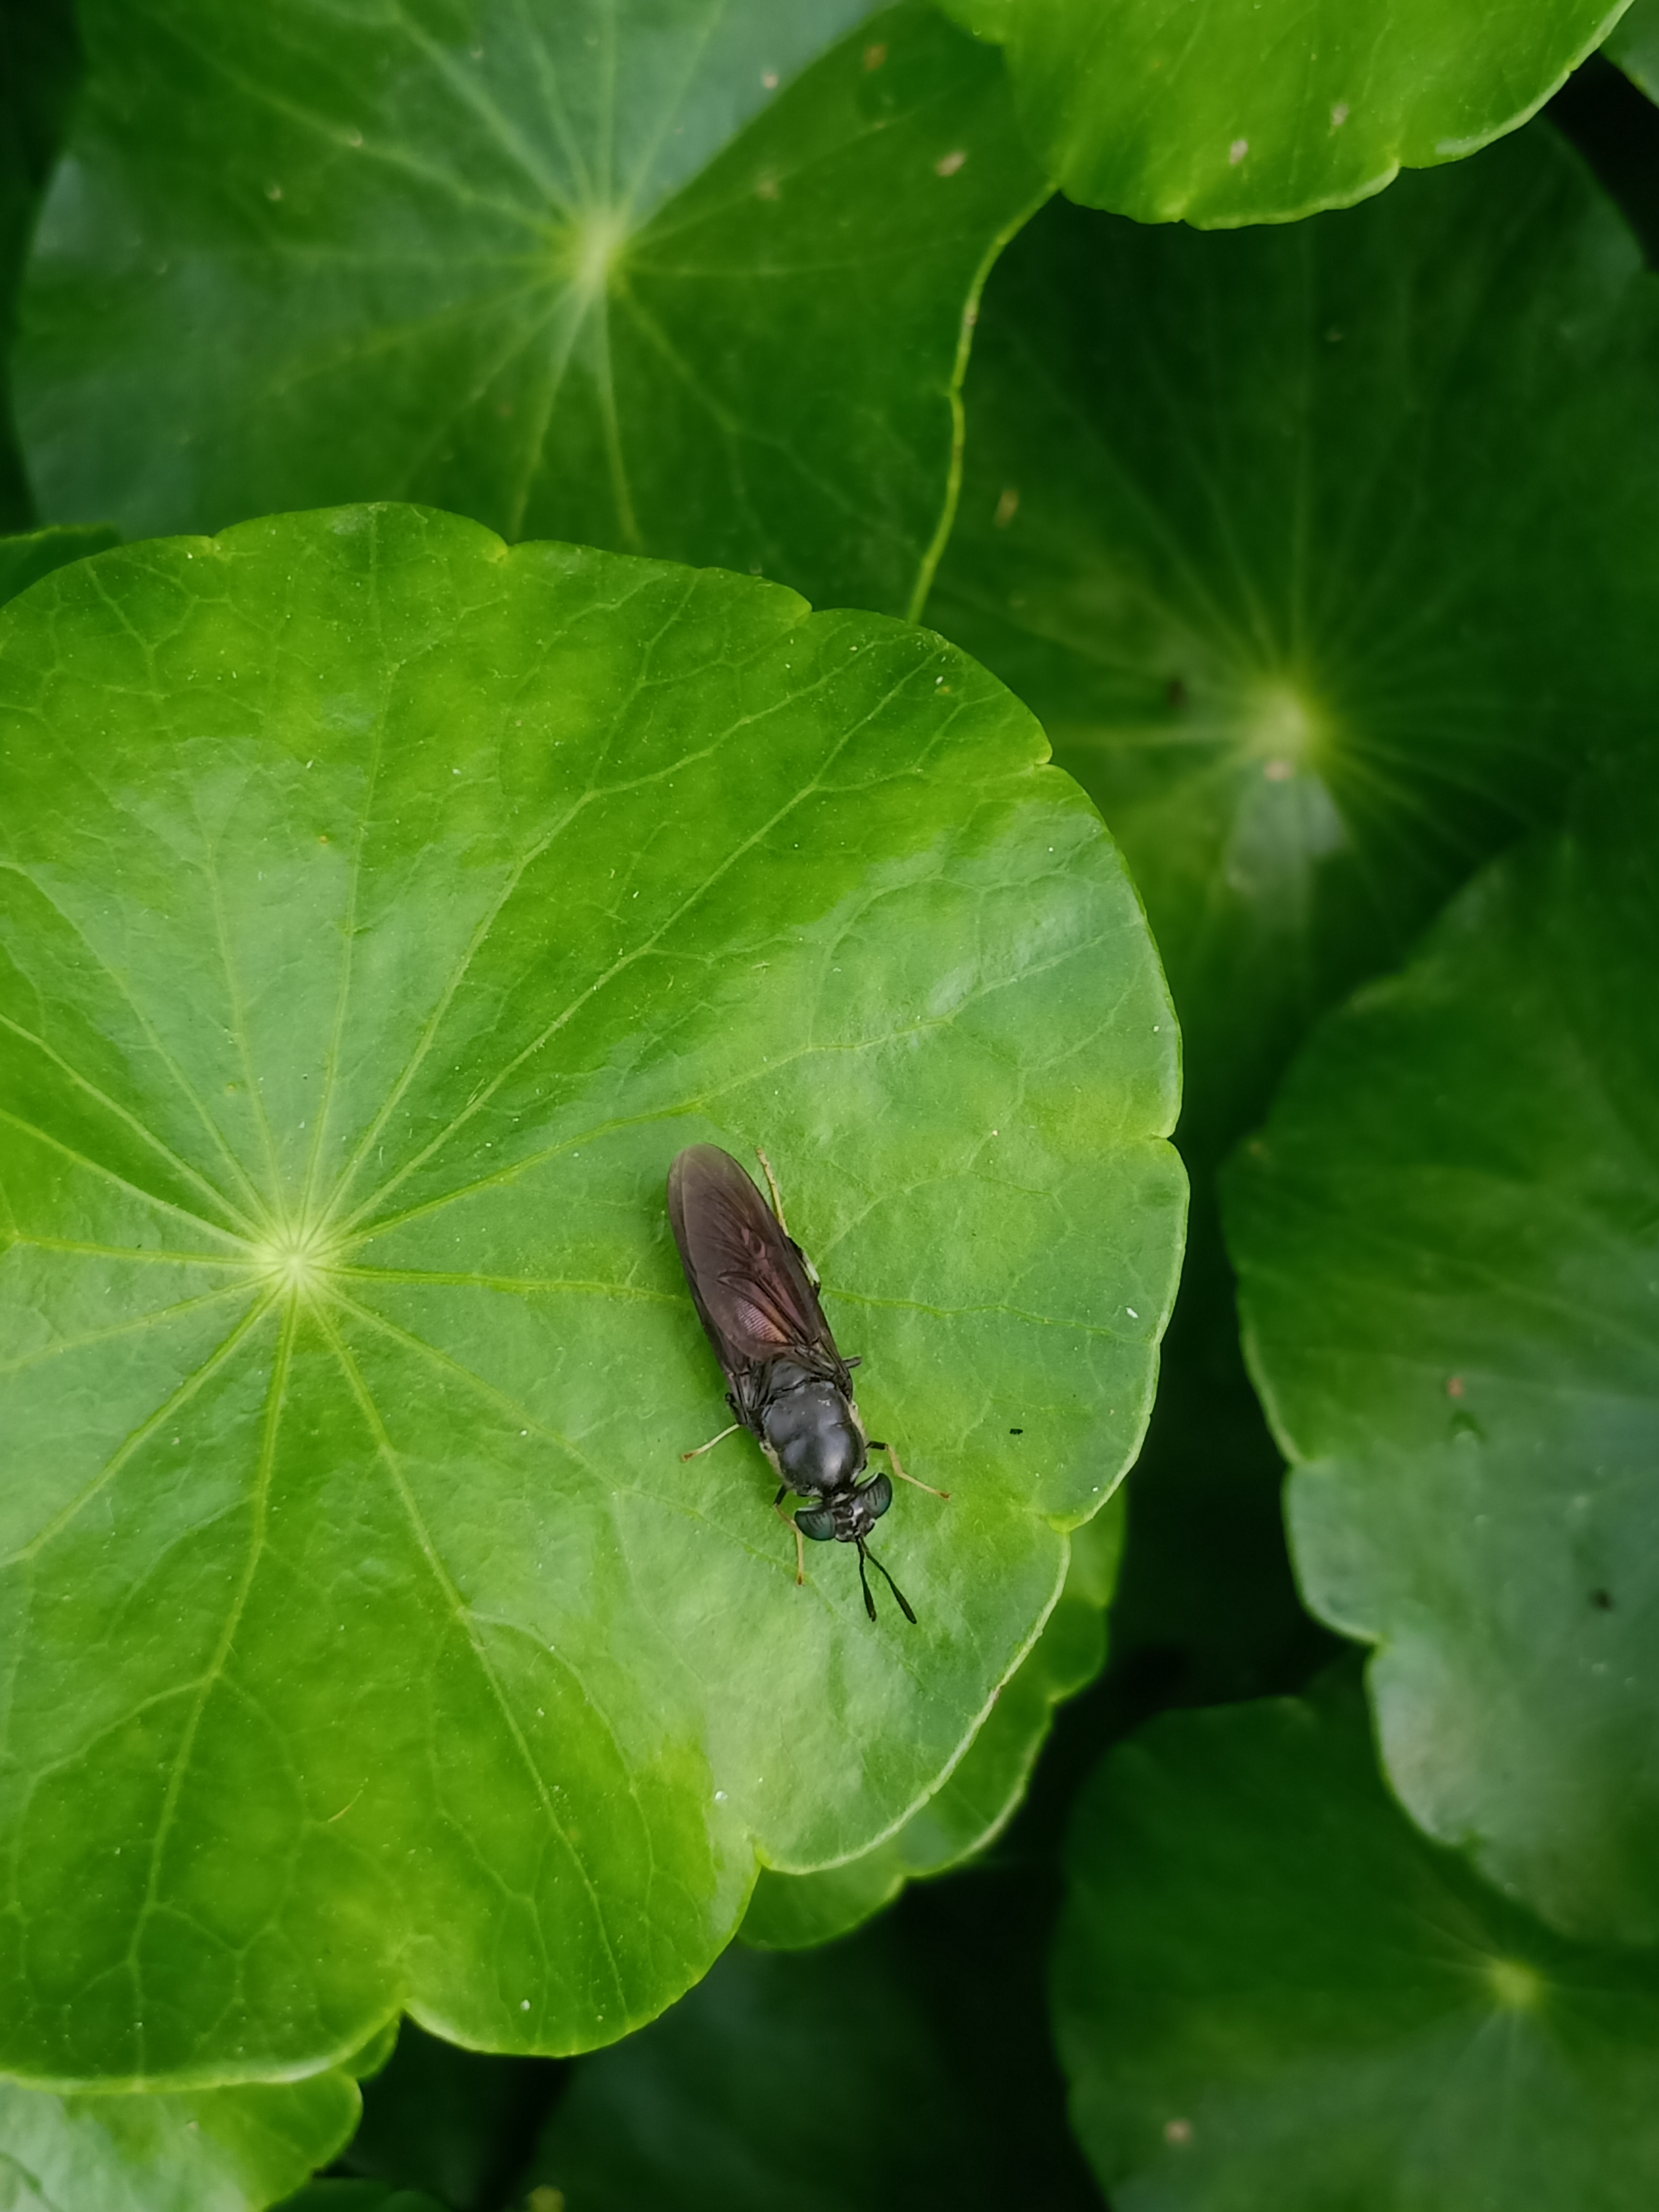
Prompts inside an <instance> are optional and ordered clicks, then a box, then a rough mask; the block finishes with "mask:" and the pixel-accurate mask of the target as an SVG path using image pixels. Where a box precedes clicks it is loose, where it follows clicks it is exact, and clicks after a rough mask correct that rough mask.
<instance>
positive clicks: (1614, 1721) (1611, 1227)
mask: <svg viewBox="0 0 1659 2212" xmlns="http://www.w3.org/2000/svg"><path fill="white" fill-rule="evenodd" d="M1656 843H1659V789H1656V782H1655V778H1654V775H1653V773H1652V769H1651V766H1650V763H1644V765H1643V767H1642V769H1640V771H1639V772H1638V771H1632V774H1631V775H1628V776H1626V777H1624V778H1620V779H1616V780H1615V781H1614V782H1613V785H1612V786H1611V787H1606V788H1604V787H1600V786H1597V787H1595V789H1594V790H1593V791H1592V793H1590V794H1589V796H1587V797H1586V799H1585V800H1584V802H1583V807H1582V810H1581V812H1580V815H1579V817H1578V820H1577V825H1576V827H1575V828H1574V829H1573V830H1572V831H1571V834H1569V835H1566V836H1563V837H1562V838H1560V839H1559V841H1554V842H1549V843H1547V844H1544V845H1541V846H1537V847H1534V848H1528V850H1527V851H1526V852H1525V853H1524V854H1522V855H1519V856H1516V857H1515V858H1513V859H1511V860H1506V861H1504V862H1503V863H1501V864H1500V865H1499V866H1497V867H1496V868H1495V869H1494V870H1493V871H1492V872H1491V873H1489V874H1488V875H1486V877H1484V878H1481V879H1480V881H1479V882H1478V883H1476V884H1474V885H1473V886H1471V888H1470V890H1468V892H1467V893H1466V894H1465V895H1464V896H1463V898H1462V900H1461V901H1460V902H1458V904H1457V906H1456V907H1455V908H1454V909H1453V911H1452V912H1451V913H1450V914H1449V915H1448V916H1447V918H1446V919H1445V921H1443V924H1442V925H1441V927H1439V928H1438V929H1437V931H1436V933H1434V935H1433V937H1432V938H1431V939H1430V941H1429V943H1428V945H1426V947H1425V950H1424V951H1422V953H1421V954H1420V955H1419V957H1418V958H1417V959H1415V960H1414V961H1413V963H1412V964H1411V966H1410V967H1408V968H1407V969H1406V971H1405V972H1404V974H1403V975H1401V976H1400V977H1399V978H1398V979H1396V980H1395V981H1391V982H1389V983H1387V984H1385V985H1379V986H1376V987H1373V988H1372V989H1371V990H1370V992H1368V993H1366V994H1362V995H1361V996H1360V997H1359V998H1358V1000H1356V1001H1355V1002H1354V1003H1353V1005H1352V1006H1350V1007H1349V1008H1348V1009H1347V1010H1346V1011H1345V1012H1343V1013H1342V1014H1340V1016H1338V1017H1337V1018H1334V1020H1333V1021H1332V1022H1331V1024H1329V1025H1328V1028H1327V1029H1326V1030H1324V1031H1323V1032H1322V1034H1321V1035H1320V1036H1319V1037H1318V1038H1317V1039H1316V1042H1315V1043H1314V1044H1313V1045H1312V1046H1311V1047H1310V1049H1309V1051H1308V1053H1307V1054H1306V1056H1305V1057H1304V1060H1302V1062H1301V1063H1300V1064H1299V1065H1298V1066H1297V1069H1296V1071H1295V1072H1294V1073H1293V1075H1292V1077H1291V1079H1290V1081H1289V1083H1288V1084H1287V1085H1286V1087H1285V1090H1284V1091H1283V1092H1282V1093H1281V1094H1280V1097H1279V1102H1278V1103H1277V1104H1276V1106H1275V1108H1274V1111H1273V1116H1272V1118H1271V1120H1270V1121H1268V1123H1267V1128H1266V1130H1265V1132H1264V1133H1263V1134H1262V1136H1261V1138H1260V1139H1254V1140H1252V1142H1251V1143H1250V1145H1249V1146H1248V1148H1247V1149H1246V1151H1245V1152H1243V1155H1242V1156H1241V1158H1240V1159H1239V1162H1238V1164H1237V1169H1236V1171H1235V1174H1234V1176H1233V1179H1232V1183H1231V1204H1230V1222H1229V1230H1230V1240H1231V1245H1232V1249H1233V1253H1234V1256H1235V1259H1236V1261H1237V1264H1238V1267H1239V1271H1240V1276H1241V1281H1242V1286H1243V1313H1244V1318H1245V1324H1246V1330H1247V1344H1248V1346H1249V1350H1250V1352H1251V1356H1252V1359H1253V1364H1254V1365H1255V1371H1256V1375H1257V1378H1258V1382H1259V1383H1260V1386H1261V1389H1262V1390H1263V1393H1264V1396H1265V1401H1266V1403H1267V1407H1268V1410H1269V1413H1270V1414H1271V1415H1272V1417H1273V1420H1274V1423H1275V1425H1276V1427H1277V1428H1278V1430H1279V1435H1280V1437H1281V1440H1282V1441H1283V1442H1284V1443H1285V1448H1286V1449H1287V1451H1288V1452H1289V1454H1290V1455H1291V1457H1292V1459H1293V1460H1295V1461H1297V1462H1302V1463H1303V1464H1301V1465H1300V1466H1299V1467H1298V1469H1297V1473H1296V1474H1295V1475H1294V1477H1293V1478H1292V1480H1291V1489H1290V1493H1289V1497H1290V1516H1291V1533H1292V1538H1293V1542H1294V1547H1295V1552H1296V1556H1297V1562H1298V1565H1299V1569H1300V1574H1301V1579H1302V1583H1303V1588H1304V1593H1305V1594H1306V1595H1307V1596H1308V1598H1309V1601H1310V1603H1311V1604H1312V1605H1313V1606H1314V1607H1315V1608H1316V1611H1318V1612H1319V1613H1322V1615H1323V1616H1324V1617H1325V1618H1326V1619H1327V1620H1329V1621H1330V1622H1331V1623H1332V1625H1333V1626H1336V1627H1340V1628H1341V1629H1344V1630H1346V1632H1348V1633H1349V1634H1351V1635H1358V1636H1363V1637H1364V1638H1367V1639H1368V1640H1370V1641H1371V1642H1374V1643H1375V1644H1376V1646H1377V1651H1376V1656H1375V1658H1374V1659H1373V1660H1372V1662H1371V1668H1370V1682H1371V1690H1372V1695H1373V1697H1374V1699H1375V1700H1376V1709H1377V1716H1378V1721H1379V1725H1380V1729H1381V1735H1382V1741H1383V1753H1384V1756H1385V1759H1386V1760H1387V1763H1388V1767H1389V1774H1390V1776H1391V1778H1392V1779H1393V1782H1394V1784H1395V1788H1396V1790H1398V1791H1399V1792H1400V1794H1401V1797H1402V1798H1403V1799H1404V1801H1405V1802H1406V1804H1407V1808H1409V1809H1410V1811H1411V1812H1412V1813H1413V1814H1415V1816H1416V1817H1417V1819H1418V1820H1420V1821H1421V1822H1422V1823H1423V1825H1424V1826H1425V1827H1426V1828H1427V1829H1428V1830H1429V1832H1431V1834H1433V1835H1435V1836H1437V1837H1439V1838H1443V1840H1444V1841H1446V1842H1447V1843H1452V1844H1466V1845H1467V1846H1468V1848H1469V1849H1470V1850H1471V1851H1473V1853H1474V1856H1475V1857H1476V1859H1477V1860H1478V1862H1479V1863H1480V1866H1481V1867H1482V1868H1483V1869H1485V1870H1486V1872H1487V1873H1488V1874H1489V1875H1492V1877H1493V1878H1495V1879H1496V1880H1497V1881H1498V1882H1499V1883H1500V1884H1502V1885H1503V1886H1504V1887H1505V1888H1507V1889H1510V1890H1513V1891H1516V1892H1518V1893H1521V1894H1522V1895H1523V1896H1524V1897H1526V1898H1527V1899H1528V1900H1529V1901H1530V1902H1531V1903H1532V1904H1533V1905H1534V1907H1535V1908H1536V1909H1537V1910H1539V1911H1541V1912H1542V1913H1543V1914H1544V1915H1545V1916H1546V1917H1548V1918H1549V1919H1551V1920H1552V1921H1553V1922H1555V1923H1558V1924H1559V1925H1560V1926H1562V1927H1564V1928H1565V1929H1569V1930H1576V1931H1578V1932H1581V1933H1586V1934H1590V1935H1594V1936H1598V1937H1607V1936H1617V1937H1622V1938H1632V1939H1635V1940H1638V1941H1642V1942H1654V1941H1656V1940H1659V1771H1656V1768H1655V1765H1654V1762H1653V1759H1652V1757H1651V1753H1650V1747H1651V1745H1652V1743H1653V1741H1654V1737H1655V1731H1656V1728H1659V1626H1656V1623H1659V1612H1656V1607H1655V1603H1654V1591H1655V1573H1656V1567H1655V1562H1656V1560H1659V1462H1656V1453H1655V1442H1656V1438H1659V1264H1656V1242H1655V1224H1656V1222H1659V1103H1656V1102H1659V1024H1655V1022H1654V1020H1653V1017H1652V1005H1651V1000H1652V986H1653V977H1654V975H1655V973H1656V972H1659V895H1656V890H1655V878H1654V867H1653V855H1654V852H1655V849H1656Z"/></svg>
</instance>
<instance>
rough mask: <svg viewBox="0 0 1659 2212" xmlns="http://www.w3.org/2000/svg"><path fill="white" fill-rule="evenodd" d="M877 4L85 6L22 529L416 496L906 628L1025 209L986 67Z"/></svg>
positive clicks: (171, 523) (37, 266)
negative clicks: (77, 99)
mask: <svg viewBox="0 0 1659 2212" xmlns="http://www.w3.org/2000/svg"><path fill="white" fill-rule="evenodd" d="M867 13H868V9H867V7H866V4H865V0H738V4H737V5H728V4H726V0H624V4H622V5H619V6H612V5H609V4H602V0H528V4H526V0H447V4H445V5H442V6H439V5H436V4H434V3H433V0H422V4H418V5H411V6H410V7H407V8H401V9H394V8H392V7H390V6H380V5H378V4H377V5H373V6H354V7H353V8H351V9H342V8H340V7H339V6H337V5H335V4H333V0H273V4H270V5H267V6H263V7H260V8H258V9H229V10H227V9H225V8H223V7H222V6H221V5H220V4H219V0H140V4H137V5H133V4H131V0H89V4H88V5H87V6H86V7H85V9H84V10H83V31H84V36H85V39H86V42H87V47H88V83H87V87H86V92H85V96H84V99H83V100H82V106H81V107H80V109H79V112H78V116H77V121H76V131H75V135H74V138H73V141H72V143H71V146H70V157H69V159H68V161H66V163H65V166H64V170H63V171H62V173H61V174H60V176H59V178H58V184H57V186H56V188H55V190H54V191H53V194H52V198H51V200H50V202H49V204H48V207H47V210H46V216H45V217H44V220H43V226H42V231H41V236H40V243H39V246H38V249H37V252H36V256H35V260H34V264H33V277H32V280H31V289H30V292H29V294H28V297H27V306H26V311H25V312H26V336H25V339H24V343H23V345H22V349H21V355H20V365H19V379H20V386H19V388H20V394H21V402H20V404H21V418H22V422H23V427H24V438H25V444H26V447H27V452H28V455H29V460H30V465H31V468H32V470H33V476H34V480H35V483H36V487H37V490H38V492H39V495H40V500H41V502H42V506H43V509H44V511H45V512H46V513H48V514H49V515H51V516H52V518H53V519H54V520H60V521H69V520H106V519H113V520H116V521H118V522H119V523H120V524H121V525H122V526H123V528H124V529H125V531H126V532H127V534H128V535H130V536H150V535H154V534H155V533H157V532H164V531H173V530H199V529H218V528H221V527H222V526H224V525H225V524H226V523H228V522H234V521H238V520H241V519H242V518H244V517H245V516H249V515H257V514H263V513H270V512H273V511H276V510H279V509H283V508H288V507H308V506H313V505H322V504H325V503H327V502H331V501H337V500H343V499H364V498H370V499H373V498H397V499H421V500H430V501H433V502H435V504H437V505H440V506H442V507H453V508H455V509H457V510H458V511H459V512H461V513H467V514H471V515H473V516H475V517H476V518H477V520H480V521H482V522H484V523H487V524H488V525H489V526H490V527H491V528H493V529H497V530H500V531H501V532H503V533H504V534H505V535H506V536H507V537H508V538H540V537H558V538H572V539H575V540H579V541H580V542H581V543H583V544H597V545H605V546H612V547H615V548H617V549H618V550H623V551H638V552H648V553H653V554H660V555H663V556H667V557H670V558H672V559H676V560H689V561H696V562H707V563H710V564H713V565H715V566H719V567H722V568H738V569H749V568H753V569H755V570H756V571H757V572H763V573H765V574H769V575H773V576H776V577H779V578H781V580H783V581H785V582H787V583H789V584H792V585H793V586H796V587H797V588H798V589H799V590H802V591H805V592H807V593H808V594H809V596H811V598H812V599H814V600H815V601H817V603H819V604H824V603H826V602H828V603H839V604H848V603H851V604H856V605H871V606H878V607H880V608H882V609H884V610H885V611H890V612H893V613H903V612H905V611H908V609H909V608H910V606H911V605H912V603H913V601H914V600H915V598H916V597H917V595H918V592H919V591H920V590H921V588H922V587H923V585H924V581H925V576H926V574H927V571H928V569H929V568H930V567H931V562H932V558H933V548H934V544H935V540H936V538H937V537H938V536H939V533H940V532H942V530H943V528H944V527H945V522H946V519H947V514H948V509H949V506H950V501H951V491H952V471H953V465H954V456H955V450H956V439H957V414H956V398H955V389H956V383H957V376H958V374H959V368H960V362H961V359H962V357H963V351H964V335H965V330H966V323H965V321H964V318H965V316H966V315H967V313H968V312H969V308H970V307H971V306H972V303H973V301H975V298H976V296H977V292H978V288H979V283H980V281H981V276H982V274H983V270H984V267H985V265H986V264H987V261H988V259H989V258H990V256H991V255H992V253H993V252H994V250H995V247H996V246H997V244H998V243H999V242H1000V240H1001V238H1002V236H1003V234H1005V232H1006V230H1008V229H1009V228H1012V227H1013V226H1014V225H1016V224H1017V223H1018V222H1019V221H1021V220H1022V219H1023V218H1024V215H1025V214H1026V213H1027V212H1028V211H1029V210H1030V207H1031V206H1033V205H1034V204H1036V200H1037V199H1039V198H1040V197H1042V193H1043V191H1044V190H1045V189H1046V187H1045V186H1044V184H1043V181H1042V174H1041V172H1040V171H1039V170H1038V169H1037V168H1036V166H1035V165H1034V164H1033V162H1032V161H1031V159H1030V156H1029V155H1027V154H1026V152H1025V151H1024V146H1023V143H1022V142H1021V140H1020V138H1019V135H1018V130H1017V127H1016V125H1015V124H1014V120H1013V117H1012V110H1011V108H1010V106H1009V102H1008V97H1007V93H1006V87H1005V84H1004V79H1003V71H1002V69H1001V66H1000V63H999V61H998V59H997V58H996V56H995V55H994V54H993V53H990V52H986V51H985V50H984V49H983V48H981V47H979V46H975V43H974V42H973V41H972V40H969V39H965V38H963V36H962V35H961V33H959V32H957V31H955V30H953V29H952V28H951V27H950V26H949V25H947V24H946V23H945V22H944V21H943V20H942V19H941V18H939V16H938V15H936V14H934V13H933V11H932V10H931V9H922V8H919V7H913V8H909V9H900V10H897V11H890V12H889V13H888V14H885V15H882V16H880V17H879V18H878V19H877V20H876V21H872V23H870V24H869V25H868V26H867V27H866V29H865V30H862V31H860V32H859V33H857V35H856V36H854V37H853V38H851V39H850V40H848V37H847V33H848V32H849V31H851V30H852V28H853V27H854V25H855V24H857V23H858V22H859V21H860V18H862V17H864V16H865V15H867ZM838 41H839V42H840V43H839V44H838V43H837V42H838Z"/></svg>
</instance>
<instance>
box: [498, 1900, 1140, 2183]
mask: <svg viewBox="0 0 1659 2212" xmlns="http://www.w3.org/2000/svg"><path fill="white" fill-rule="evenodd" d="M1046 1924H1047V1913H1046V1906H1045V1905H1042V1903H1041V1902H1040V1901H1039V1902H1037V1903H1036V1904H1035V1905H1034V1902H1033V1899H1032V1898H1031V1896H1030V1893H1029V1891H1028V1890H1027V1889H1025V1888H1024V1887H1023V1886H1021V1885H1018V1884H1016V1883H1012V1882H1010V1881H1008V1880H1006V1878H1005V1877H1003V1876H1001V1875H994V1874H987V1873H981V1872H969V1874H967V1875H964V1876H963V1878H962V1879H960V1880H959V1881H954V1882H950V1883H938V1884H932V1883H930V1884H927V1885H925V1886H924V1887H922V1888H921V1889H917V1890H913V1891H911V1892H910V1893H908V1895H907V1896H906V1898H905V1899H904V1900H903V1902H902V1904H901V1905H900V1906H899V1907H898V1908H897V1910H896V1911H894V1912H891V1913H888V1914H886V1915H884V1917H882V1919H880V1920H879V1921H878V1922H877V1923H875V1924H874V1925H873V1926H872V1927H870V1928H866V1929H861V1930H860V1932H859V1934H858V1935H856V1936H851V1937H848V1938H847V1939H846V1940H844V1941H842V1942H838V1943H833V1944H830V1945H829V1946H827V1947H826V1948H823V1949H822V1950H817V1951H811V1952H805V1953H796V1954H781V1953H763V1952H756V1951H751V1950H749V1949H747V1948H744V1946H742V1945H739V1946H737V1947H736V1948H733V1949H732V1951H731V1952H729V1953H728V1954H726V1957H725V1958H724V1959H722V1960H720V1964H719V1965H718V1966H716V1967H715V1969H714V1972H713V1973H712V1974H710V1976H709V1977H708V1980H707V1981H705V1982H704V1983H703V1984H702V1986H701V1987H700V1988H698V1989H697V1990H694V1991H693V1992H692V1994H691V1995H690V1996H689V1997H687V1998H686V1999H684V2001H683V2002H681V2003H679V2004H678V2005H677V2006H676V2007H675V2008H674V2009H673V2010H672V2011H671V2012H670V2013H668V2014H666V2015H665V2016H664V2017H663V2018H662V2019H661V2020H660V2021H657V2022H656V2023H655V2024H654V2025H653V2027H649V2028H647V2029H646V2030H645V2031H644V2032H643V2033H641V2034H639V2035H636V2036H632V2037H630V2038H629V2040H628V2041H627V2042H626V2043H624V2044H621V2045H617V2048H616V2049H615V2050H614V2051H604V2052H601V2053H599V2054H598V2055H597V2056H596V2057H591V2058H585V2059H582V2060H580V2061H579V2062H578V2063H577V2064H576V2065H575V2066H574V2068H573V2069H572V2075H571V2086H570V2088H569V2090H568V2093H566V2095H565V2098H564V2100H563V2101H562V2103H561V2104H560V2106H558V2108H557V2110H556V2112H555V2113H554V2115H553V2118H552V2119H551V2121H550V2123H549V2125H548V2130H547V2133H546V2135H545V2136H544V2139H543V2142H542V2143H541V2145H540V2147H539V2148H538V2151H537V2154H536V2157H535V2160H534V2162H533V2164H532V2172H531V2181H532V2183H534V2184H539V2185H544V2186H545V2185H552V2186H555V2187H556V2188H558V2189H559V2190H560V2191H561V2192H562V2195H563V2197H564V2198H565V2200H566V2203H567V2204H568V2212H647V2208H650V2209H651V2212H654V2209H655V2208H659V2207H665V2206H672V2207H673V2208H674V2212H1006V2207H1008V2206H1010V2205H1022V2206H1024V2205H1030V2206H1033V2207H1036V2206H1042V2208H1043V2212H1095V2209H1096V2208H1097V2198H1096V2196H1095V2193H1094V2191H1093V2189H1092V2188H1091V2185H1090V2183H1089V2180H1088V2177H1087V2174H1086V2172H1085V2170H1084V2169H1083V2167H1082V2165H1081V2162H1080V2160H1079V2158H1078V2155H1077V2153H1076V2151H1075V2149H1074V2148H1073V2146H1072V2145H1071V2143H1070V2142H1069V2141H1068V2140H1067V2137H1066V2130H1065V2123H1064V2117H1063V2112H1062V2108H1061V2105H1060V2083H1059V2080H1058V2077H1057V2075H1056V2074H1055V2071H1054V2064H1053V2061H1052V2060H1051V2058H1050V2057H1049V2056H1048V2039H1047V2035H1046V2033H1045V2030H1044V2023H1043V2019H1042V1986H1041V1979H1040V1965H1041V1956H1042V1936H1043V1934H1044V1932H1045V1929H1046ZM532 2202H533V2200H532Z"/></svg>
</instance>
